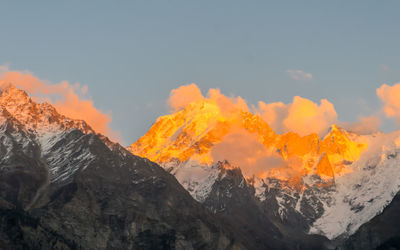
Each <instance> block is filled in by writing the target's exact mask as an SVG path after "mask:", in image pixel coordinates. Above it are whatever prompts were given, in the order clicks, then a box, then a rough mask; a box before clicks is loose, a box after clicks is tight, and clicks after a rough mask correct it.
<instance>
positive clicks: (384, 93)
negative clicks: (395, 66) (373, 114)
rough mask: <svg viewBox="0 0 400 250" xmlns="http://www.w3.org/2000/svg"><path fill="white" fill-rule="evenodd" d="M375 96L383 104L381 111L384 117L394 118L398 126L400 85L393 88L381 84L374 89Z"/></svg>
mask: <svg viewBox="0 0 400 250" xmlns="http://www.w3.org/2000/svg"><path fill="white" fill-rule="evenodd" d="M376 94H377V95H378V97H379V98H380V99H381V100H382V102H383V103H384V107H383V110H384V112H385V114H386V116H387V117H392V118H395V119H396V122H397V124H398V125H400V83H397V84H395V85H393V86H389V85H387V84H383V85H382V86H380V87H379V88H378V89H376Z"/></svg>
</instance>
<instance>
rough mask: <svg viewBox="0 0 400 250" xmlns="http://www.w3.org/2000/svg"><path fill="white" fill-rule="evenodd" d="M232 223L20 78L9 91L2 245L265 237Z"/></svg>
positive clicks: (163, 244) (4, 117) (2, 105)
mask: <svg viewBox="0 0 400 250" xmlns="http://www.w3.org/2000/svg"><path fill="white" fill-rule="evenodd" d="M230 223H231V222H229V221H225V220H221V219H220V218H217V217H216V216H215V215H213V214H212V213H211V212H209V211H208V210H206V209H205V208H203V206H202V205H200V204H199V203H197V202H196V201H195V200H193V198H192V197H191V196H190V195H189V194H188V193H187V192H186V191H185V189H183V188H182V186H181V185H180V184H179V183H178V182H177V181H176V179H175V178H174V177H173V176H171V175H170V174H168V173H167V172H165V171H164V170H163V169H162V168H160V167H159V166H157V165H156V164H155V163H152V162H150V161H149V160H147V159H143V158H140V157H137V156H134V155H132V154H131V153H129V152H128V151H127V150H126V149H124V148H123V147H121V146H120V145H119V144H116V143H113V142H111V141H109V140H108V139H107V138H106V137H104V136H102V135H100V134H96V133H95V132H94V131H93V130H92V129H91V128H90V126H89V125H87V124H86V123H85V122H84V121H79V120H73V119H69V118H67V117H65V116H63V115H61V114H59V113H58V112H57V111H56V110H55V109H54V108H53V107H52V106H51V105H49V104H39V103H36V102H34V101H33V100H32V99H31V98H29V96H28V95H27V94H26V93H25V92H24V91H22V90H19V89H17V88H15V87H13V86H9V87H6V88H3V89H1V90H0V248H1V249H248V248H253V249H254V248H257V247H258V246H259V245H257V244H256V243H254V244H253V243H251V240H249V238H248V235H246V232H244V231H241V230H240V229H238V230H233V229H232V228H234V227H233V226H230V225H231V224H230ZM221 225H224V226H221ZM246 241H249V242H250V245H248V244H246V245H245V244H244V242H246ZM266 246H269V247H271V248H272V247H273V246H274V245H273V243H271V244H269V245H266ZM275 246H277V245H275Z"/></svg>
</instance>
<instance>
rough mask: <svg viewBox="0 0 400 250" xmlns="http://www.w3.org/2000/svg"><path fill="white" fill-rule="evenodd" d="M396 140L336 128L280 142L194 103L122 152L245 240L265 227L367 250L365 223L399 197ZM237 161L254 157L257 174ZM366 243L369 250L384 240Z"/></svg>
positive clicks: (262, 126)
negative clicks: (232, 224) (147, 164)
mask: <svg viewBox="0 0 400 250" xmlns="http://www.w3.org/2000/svg"><path fill="white" fill-rule="evenodd" d="M240 134H241V135H243V136H238V135H240ZM235 138H239V139H238V140H236V139H235ZM399 138H400V132H399V131H397V132H394V133H392V134H383V133H375V134H371V135H358V134H355V133H352V132H350V131H345V130H343V129H341V128H339V127H338V126H336V125H333V126H332V127H331V129H330V131H329V132H328V133H327V134H326V135H325V136H324V137H323V138H320V137H319V136H318V135H317V134H310V135H307V136H300V135H298V134H296V133H293V132H290V133H287V134H282V135H281V134H277V133H275V132H274V131H273V130H272V129H271V128H270V127H269V125H268V124H267V123H266V122H265V121H264V120H263V119H262V118H261V117H259V116H257V115H254V114H252V113H250V112H247V111H243V110H240V109H231V110H228V111H226V110H222V109H221V108H220V106H219V105H218V104H217V103H213V102H211V101H209V100H201V101H197V102H192V103H190V104H189V105H187V106H186V107H185V108H184V109H182V110H180V111H177V112H175V113H173V114H171V115H166V116H163V117H160V118H159V119H157V121H156V122H155V123H154V124H153V126H152V127H151V128H150V130H149V131H148V132H147V133H146V134H145V135H144V136H143V137H141V138H140V139H139V140H138V141H137V142H135V143H134V144H132V145H131V146H130V147H128V150H130V151H131V152H132V153H133V154H137V155H139V156H142V157H146V158H148V159H150V160H152V161H155V162H156V163H158V164H160V165H161V166H162V167H163V168H164V169H165V170H167V171H168V172H170V173H171V174H173V175H174V176H175V177H176V178H177V180H178V181H179V182H180V183H181V184H182V186H183V187H185V189H186V190H188V191H189V193H190V194H191V195H192V196H193V198H195V199H196V200H197V201H199V202H201V203H202V204H203V205H204V206H206V207H207V208H208V209H209V210H210V211H212V212H213V213H214V214H216V215H218V216H221V217H225V218H229V217H233V216H234V217H235V218H238V220H240V219H242V220H241V221H237V222H236V223H237V224H239V225H240V226H241V227H246V228H248V230H251V231H253V235H254V236H255V237H262V235H268V234H269V233H270V229H271V228H274V227H275V228H277V229H278V230H279V232H280V233H281V234H282V235H283V237H284V238H285V237H287V238H292V239H294V240H293V241H294V242H303V243H301V244H309V243H310V242H314V243H315V244H317V245H315V246H316V247H317V248H328V249H331V248H335V247H339V248H344V249H347V248H349V249H368V247H366V244H365V243H364V244H361V242H362V241H363V240H362V239H365V234H362V233H360V232H362V230H370V231H371V229H365V228H366V227H368V226H367V225H368V223H373V222H374V219H376V218H379V216H384V215H385V212H386V209H385V208H386V207H387V209H389V208H390V207H391V202H392V200H393V198H394V197H395V196H396V194H397V193H398V192H399V190H400V171H399V168H400V161H399V160H400V159H399V158H398V152H399V150H400V139H399ZM250 139H251V143H248V142H247V141H248V140H250ZM227 142H228V143H229V147H225V151H228V153H225V155H224V156H226V158H223V157H222V158H221V156H220V155H219V154H218V153H219V151H223V150H221V147H222V146H226V145H227V144H226V143H227ZM254 145H256V146H257V147H253V146H254ZM260 145H261V147H262V149H260ZM250 146H252V149H254V151H255V152H256V153H253V152H250V151H248V150H247V149H246V147H250ZM246 150H247V151H246ZM259 151H261V152H264V151H265V152H267V153H257V152H259ZM243 152H246V154H251V155H252V156H254V155H255V156H257V157H258V156H259V155H261V157H259V158H260V159H262V160H263V161H261V163H265V165H266V167H264V168H263V167H262V164H261V165H260V164H252V162H256V163H257V161H258V159H259V158H257V157H256V158H254V157H253V158H250V157H249V159H247V158H246V157H247V156H246V154H243ZM238 155H239V156H238ZM268 159H274V160H278V163H279V164H277V165H276V166H273V167H270V166H269V165H268V164H269V162H270V161H268ZM260 166H261V167H260ZM397 206H398V205H397ZM382 211H383V213H382ZM381 213H382V215H380V214H381ZM377 215H378V217H377ZM384 217H385V216H384ZM239 218H240V219H239ZM395 221H398V220H395ZM366 223H367V224H366ZM363 225H364V226H363ZM360 227H361V229H360ZM379 228H380V229H379V230H377V231H382V232H385V230H384V224H383V223H381V224H380V226H379ZM359 229H360V230H359ZM375 229H376V228H375ZM396 232H397V231H395V233H394V236H397V237H398V236H399V234H398V233H397V234H396ZM318 235H320V236H318ZM358 235H360V236H358ZM363 235H364V236H363ZM375 235H377V239H374V240H375V243H376V244H371V245H370V246H371V248H370V249H374V248H375V247H377V246H379V244H383V243H384V242H385V240H387V237H386V238H385V237H383V236H381V235H383V233H382V234H380V233H375ZM394 236H393V237H394ZM325 237H326V238H328V239H329V240H328V239H326V238H325ZM350 237H351V238H350ZM357 237H358V238H357ZM362 237H364V238H362ZM349 239H351V240H352V242H355V243H354V244H353V245H352V244H349ZM358 241H359V242H360V243H357V242H358ZM314 243H312V244H314ZM378 243H379V244H378ZM367 245H368V244H367ZM308 246H310V245H308Z"/></svg>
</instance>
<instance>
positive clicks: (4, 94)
mask: <svg viewBox="0 0 400 250" xmlns="http://www.w3.org/2000/svg"><path fill="white" fill-rule="evenodd" d="M0 86H1V88H0V93H1V96H0V99H1V102H2V104H5V105H6V106H10V105H15V104H17V105H20V104H27V103H31V102H32V100H31V98H30V97H29V95H28V94H27V93H26V92H25V91H24V90H21V89H19V88H17V87H15V86H14V85H12V84H10V83H8V84H7V83H5V84H4V83H3V84H1V83H0Z"/></svg>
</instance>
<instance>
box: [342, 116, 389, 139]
mask: <svg viewBox="0 0 400 250" xmlns="http://www.w3.org/2000/svg"><path fill="white" fill-rule="evenodd" d="M381 122H382V121H381V119H380V118H379V117H377V116H374V115H371V116H360V117H359V119H358V121H356V122H342V123H340V124H339V126H340V127H342V128H344V129H345V130H348V131H351V132H354V133H357V134H362V135H365V134H371V133H375V132H378V130H379V126H380V125H381Z"/></svg>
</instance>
